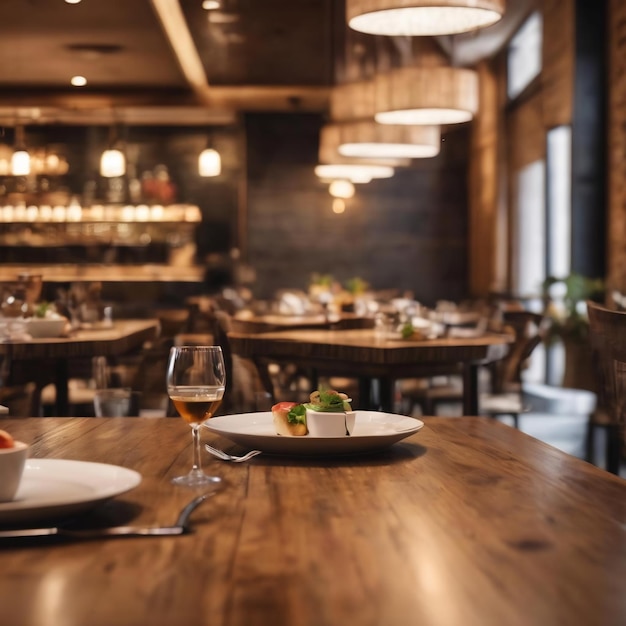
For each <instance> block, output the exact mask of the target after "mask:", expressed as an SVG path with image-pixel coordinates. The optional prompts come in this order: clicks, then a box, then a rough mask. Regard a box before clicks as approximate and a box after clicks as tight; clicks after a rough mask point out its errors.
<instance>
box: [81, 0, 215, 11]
mask: <svg viewBox="0 0 626 626" xmlns="http://www.w3.org/2000/svg"><path fill="white" fill-rule="evenodd" d="M79 1H80V0H79ZM220 6H221V5H220V2H219V0H204V2H203V3H202V8H203V9H205V10H206V11H212V10H214V9H219V8H220Z"/></svg>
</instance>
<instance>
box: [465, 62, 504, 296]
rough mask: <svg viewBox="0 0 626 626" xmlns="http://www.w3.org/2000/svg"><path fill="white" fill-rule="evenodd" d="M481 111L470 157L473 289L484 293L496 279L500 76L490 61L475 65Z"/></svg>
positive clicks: (470, 256) (471, 278)
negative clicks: (496, 73)
mask: <svg viewBox="0 0 626 626" xmlns="http://www.w3.org/2000/svg"><path fill="white" fill-rule="evenodd" d="M476 69H477V71H478V76H479V90H480V93H479V101H480V108H479V111H478V114H477V115H476V117H475V118H474V121H473V122H472V130H471V136H470V160H469V243H468V245H469V260H470V292H471V294H472V295H473V296H475V297H485V296H487V295H488V294H489V292H490V291H493V290H499V286H498V285H497V284H496V283H497V260H496V259H497V257H496V254H497V252H496V251H497V245H498V242H497V236H496V232H497V229H496V226H497V217H496V212H497V201H498V178H499V177H498V136H499V133H498V125H499V106H498V80H497V76H496V75H495V73H494V71H493V69H492V68H491V66H490V64H489V63H487V62H482V63H480V64H479V65H478V67H477V68H476Z"/></svg>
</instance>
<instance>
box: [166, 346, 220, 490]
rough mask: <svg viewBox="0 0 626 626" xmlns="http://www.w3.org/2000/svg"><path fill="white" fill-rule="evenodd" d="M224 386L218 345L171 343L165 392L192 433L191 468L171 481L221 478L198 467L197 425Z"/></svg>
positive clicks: (214, 408) (212, 410) (193, 484)
mask: <svg viewBox="0 0 626 626" xmlns="http://www.w3.org/2000/svg"><path fill="white" fill-rule="evenodd" d="M225 386H226V369H225V367H224V356H223V354H222V349H221V348H220V346H174V347H173V348H172V349H171V350H170V354H169V360H168V365H167V393H168V395H169V397H170V399H171V400H172V402H173V404H174V407H175V408H176V410H177V411H178V414H179V415H180V416H181V417H182V418H183V419H184V420H185V421H186V422H187V423H188V424H189V426H191V434H192V437H193V466H192V468H191V471H190V472H189V473H188V474H186V475H185V476H178V477H176V478H174V479H173V480H172V482H173V483H174V484H176V485H185V486H188V487H196V486H202V485H208V484H211V483H218V482H220V481H221V478H220V477H219V476H209V475H207V474H205V473H204V472H203V471H202V465H201V461H200V433H199V429H200V426H201V425H202V424H203V423H204V422H206V421H207V420H208V419H209V418H211V417H212V416H213V415H214V414H215V411H217V409H218V407H219V406H220V404H221V402H222V398H223V397H224V388H225Z"/></svg>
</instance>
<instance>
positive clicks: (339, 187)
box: [328, 179, 354, 200]
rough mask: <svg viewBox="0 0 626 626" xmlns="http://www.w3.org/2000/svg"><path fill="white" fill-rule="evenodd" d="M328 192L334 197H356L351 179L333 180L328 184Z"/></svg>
mask: <svg viewBox="0 0 626 626" xmlns="http://www.w3.org/2000/svg"><path fill="white" fill-rule="evenodd" d="M328 193H330V195H331V196H332V197H333V198H341V199H342V200H349V199H350V198H352V197H354V185H353V184H352V182H351V181H349V180H345V179H337V180H333V181H332V182H331V183H330V185H329V186H328Z"/></svg>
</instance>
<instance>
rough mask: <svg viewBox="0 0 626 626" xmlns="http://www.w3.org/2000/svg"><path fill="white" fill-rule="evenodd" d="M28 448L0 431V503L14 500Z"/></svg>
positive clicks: (25, 444)
mask: <svg viewBox="0 0 626 626" xmlns="http://www.w3.org/2000/svg"><path fill="white" fill-rule="evenodd" d="M29 449H30V446H29V445H28V444H27V443H24V442H23V441H16V440H15V439H13V437H11V435H9V433H7V432H6V431H4V430H0V502H9V501H11V500H13V499H14V498H15V494H16V493H17V490H18V487H19V486H20V482H21V480H22V474H23V473H24V466H25V465H26V459H27V458H28V452H29Z"/></svg>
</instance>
